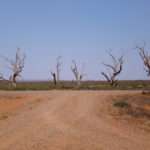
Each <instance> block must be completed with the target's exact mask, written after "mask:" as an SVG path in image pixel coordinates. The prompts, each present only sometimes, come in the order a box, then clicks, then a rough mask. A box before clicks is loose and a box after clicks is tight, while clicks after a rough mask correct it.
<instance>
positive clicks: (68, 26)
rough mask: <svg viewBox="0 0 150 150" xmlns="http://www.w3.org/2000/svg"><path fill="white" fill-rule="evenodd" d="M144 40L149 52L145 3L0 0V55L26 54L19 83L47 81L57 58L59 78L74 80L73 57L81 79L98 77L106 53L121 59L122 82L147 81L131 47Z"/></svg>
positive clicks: (149, 7)
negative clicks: (122, 67) (122, 66)
mask: <svg viewBox="0 0 150 150" xmlns="http://www.w3.org/2000/svg"><path fill="white" fill-rule="evenodd" d="M143 41H145V42H146V43H147V49H148V48H150V44H149V43H150V1H149V0H0V54H2V55H5V56H8V57H10V58H13V57H14V54H15V51H16V48H17V47H20V48H21V49H22V51H24V52H25V53H26V55H27V59H26V64H25V69H24V72H23V74H22V78H23V79H45V80H47V79H50V77H51V76H50V71H51V70H54V69H55V60H56V57H57V56H59V55H60V56H62V61H63V66H62V72H61V78H62V79H73V75H72V73H71V71H70V65H71V61H72V59H75V60H76V61H77V62H78V64H79V66H80V68H82V66H84V71H85V73H86V74H87V76H86V79H96V80H98V79H103V77H102V76H101V75H100V72H101V71H103V70H104V67H103V65H102V64H101V63H102V62H110V60H109V57H108V55H107V53H106V50H109V49H112V50H113V53H114V55H116V56H117V55H122V54H123V55H125V66H124V71H123V73H122V75H121V76H120V78H121V79H147V77H146V74H145V72H144V70H143V64H142V62H141V60H140V57H139V56H138V54H137V51H136V50H135V49H134V48H135V46H136V45H137V44H139V45H142V42H143ZM148 50H149V49H148ZM149 52H150V51H149ZM0 62H2V63H3V61H2V60H1V61H0ZM0 69H1V70H2V71H3V72H5V74H6V75H8V72H9V70H7V69H4V66H1V68H0Z"/></svg>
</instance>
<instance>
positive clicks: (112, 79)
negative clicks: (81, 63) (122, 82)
mask: <svg viewBox="0 0 150 150" xmlns="http://www.w3.org/2000/svg"><path fill="white" fill-rule="evenodd" d="M109 56H110V57H111V59H112V64H105V63H103V65H104V66H105V67H106V68H107V69H108V73H105V72H101V74H102V75H103V76H104V77H105V79H106V80H107V82H109V83H110V85H111V86H117V85H118V83H117V82H118V80H117V79H116V77H117V76H118V75H119V74H120V73H121V71H122V69H123V63H124V61H123V56H121V57H119V58H116V57H114V56H113V55H112V54H111V53H109Z"/></svg>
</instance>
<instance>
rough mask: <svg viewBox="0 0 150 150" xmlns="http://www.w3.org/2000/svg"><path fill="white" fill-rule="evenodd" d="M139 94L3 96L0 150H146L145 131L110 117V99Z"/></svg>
mask: <svg viewBox="0 0 150 150" xmlns="http://www.w3.org/2000/svg"><path fill="white" fill-rule="evenodd" d="M138 93H139V92H138V91H132V92H131V91H36V92H30V91H28V92H23V91H22V92H4V91H1V92H0V150H150V132H149V131H147V130H143V129H141V128H139V127H138V125H137V124H135V123H133V124H132V123H129V122H128V121H127V120H126V121H120V120H119V119H116V118H115V119H114V116H113V115H110V114H111V113H112V109H113V108H111V107H113V106H112V105H110V104H111V103H112V99H113V98H115V97H120V96H124V95H128V96H132V95H135V94H138ZM110 106H111V107H110ZM109 111H110V112H111V113H109Z"/></svg>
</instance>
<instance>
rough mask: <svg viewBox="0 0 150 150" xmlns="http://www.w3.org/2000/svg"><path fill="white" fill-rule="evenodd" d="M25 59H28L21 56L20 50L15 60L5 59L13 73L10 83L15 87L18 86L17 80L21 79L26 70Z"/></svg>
mask: <svg viewBox="0 0 150 150" xmlns="http://www.w3.org/2000/svg"><path fill="white" fill-rule="evenodd" d="M25 57H26V56H25V54H21V50H20V48H18V49H17V51H16V55H15V59H14V60H13V59H9V58H7V57H5V60H6V61H7V62H8V64H9V65H8V68H9V69H10V70H11V72H12V74H11V75H10V81H11V82H12V84H13V85H14V86H16V80H17V78H18V77H21V73H22V71H23V69H24V63H25Z"/></svg>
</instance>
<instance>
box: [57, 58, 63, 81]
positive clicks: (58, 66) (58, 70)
mask: <svg viewBox="0 0 150 150" xmlns="http://www.w3.org/2000/svg"><path fill="white" fill-rule="evenodd" d="M61 58H62V57H61V56H59V57H57V59H56V61H57V62H56V72H57V73H56V79H57V82H59V80H60V71H61V65H62V62H61Z"/></svg>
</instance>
